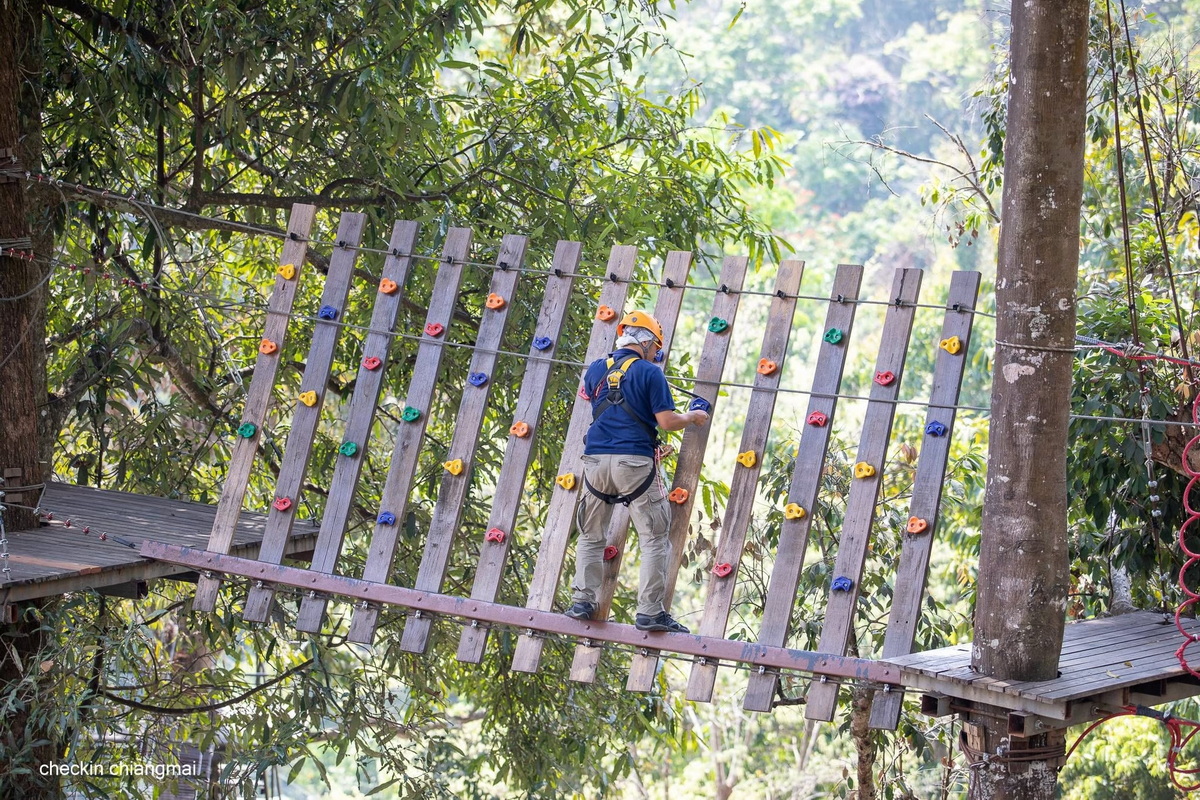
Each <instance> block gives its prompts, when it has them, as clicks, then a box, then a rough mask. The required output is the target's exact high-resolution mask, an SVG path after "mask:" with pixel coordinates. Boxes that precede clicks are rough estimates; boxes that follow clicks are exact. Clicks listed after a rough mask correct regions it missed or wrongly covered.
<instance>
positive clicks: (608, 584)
mask: <svg viewBox="0 0 1200 800" xmlns="http://www.w3.org/2000/svg"><path fill="white" fill-rule="evenodd" d="M691 268H692V254H691V253H689V252H685V251H681V250H673V251H671V252H670V253H668V254H667V260H666V263H665V264H664V265H663V276H662V282H663V288H662V289H660V290H659V292H658V302H656V303H655V305H654V318H655V319H657V320H658V323H659V324H660V325H661V326H662V329H663V346H662V351H663V363H662V366H663V368H664V369H665V368H666V365H667V361H668V359H669V358H670V355H671V339H672V338H673V336H674V334H675V325H676V324H677V323H678V322H679V310H680V309H681V308H682V307H683V287H684V286H686V285H687V279H688V273H689V272H690V271H691ZM654 468H655V469H660V467H659V465H658V464H655V467H654ZM650 491H657V490H656V489H655V488H654V487H651V489H650ZM630 518H631V512H630V510H629V506H625V505H618V506H615V507H614V508H613V514H612V519H611V520H609V524H608V535H607V536H608V541H607V547H613V548H616V555H615V556H614V557H613V558H611V559H609V560H608V561H605V562H604V581H603V583H602V584H601V586H600V593H599V596H598V597H597V598H596V600H597V604H596V613H595V614H593V615H592V619H598V620H602V619H608V615H609V612H610V611H612V599H613V595H614V594H615V593H616V591H617V583H618V579H619V577H620V573H621V560H622V556H623V555H624V553H625V545H626V542H627V540H628V539H629V523H630ZM601 652H602V650H601V648H599V647H588V646H586V645H582V644H580V645H576V647H575V660H574V663H573V664H572V665H571V680H573V681H580V682H582V683H591V682H592V681H594V680H596V669H597V668H598V667H599V666H600V654H601Z"/></svg>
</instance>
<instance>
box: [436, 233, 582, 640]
mask: <svg viewBox="0 0 1200 800" xmlns="http://www.w3.org/2000/svg"><path fill="white" fill-rule="evenodd" d="M582 253H583V247H582V245H580V244H579V242H566V241H562V242H559V243H558V246H557V247H556V248H555V250H554V261H553V262H552V264H551V266H552V268H553V271H554V274H553V275H549V276H547V277H546V294H545V296H544V297H543V299H542V310H541V312H540V313H539V314H538V322H537V327H536V328H535V330H534V338H533V342H534V343H533V344H532V345H530V348H529V360H528V362H527V363H528V366H527V367H526V369H525V378H524V380H523V381H522V382H521V394H520V396H519V397H518V398H517V408H516V419H515V420H514V424H515V423H517V422H525V423H526V424H528V425H529V426H530V429H531V433H529V434H527V435H526V436H516V435H512V436H509V437H508V447H507V448H506V449H505V451H504V464H503V466H501V468H500V475H499V477H497V478H496V492H495V496H494V497H493V499H492V511H491V515H490V516H489V517H488V523H487V530H492V529H493V528H495V529H498V530H501V531H504V532H505V534H506V536H505V537H504V539H503V540H502V541H499V542H487V543H486V544H485V545H484V547H483V549H482V552H481V553H480V555H479V567H478V568H477V569H476V571H475V583H474V585H473V586H472V587H471V599H472V600H483V601H485V602H488V603H494V602H495V601H496V597H497V595H498V594H499V593H500V584H501V581H502V580H503V577H504V566H505V564H506V563H507V561H508V552H509V549H510V547H511V544H512V535H513V533H514V531H515V529H516V524H517V512H518V510H519V509H520V505H521V500H522V498H523V497H524V495H525V480H526V478H527V476H528V474H529V464H530V462H531V461H532V459H533V445H534V442H535V441H536V437H537V435H538V428H539V426H540V424H541V419H542V411H543V406H544V404H545V401H546V390H547V386H548V384H549V382H550V372H551V370H552V369H553V368H554V358H553V356H554V354H555V353H557V352H558V345H559V337H560V336H562V330H563V323H564V321H565V320H566V316H567V309H568V307H569V306H570V300H571V288H572V287H573V286H574V282H575V272H576V271H577V270H578V269H579V260H580V257H581V256H582ZM546 342H549V344H548V345H546V346H545V347H542V346H539V345H542V344H545V343H546ZM487 635H488V629H487V628H486V627H481V626H471V627H466V628H463V632H462V636H461V637H460V638H459V642H458V660H459V661H464V662H468V663H474V664H477V663H479V662H480V661H482V660H483V652H484V648H485V647H486V646H487Z"/></svg>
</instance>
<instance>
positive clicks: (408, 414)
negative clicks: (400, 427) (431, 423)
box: [400, 406, 421, 422]
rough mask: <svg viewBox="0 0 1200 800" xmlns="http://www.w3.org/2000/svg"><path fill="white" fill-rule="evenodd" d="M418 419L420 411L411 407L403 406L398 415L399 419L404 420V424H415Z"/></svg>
mask: <svg viewBox="0 0 1200 800" xmlns="http://www.w3.org/2000/svg"><path fill="white" fill-rule="evenodd" d="M420 418H421V411H420V409H416V408H413V407H412V406H405V407H404V411H402V412H401V413H400V419H402V420H404V421H405V422H416V421H417V420H419V419H420Z"/></svg>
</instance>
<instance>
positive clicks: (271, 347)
mask: <svg viewBox="0 0 1200 800" xmlns="http://www.w3.org/2000/svg"><path fill="white" fill-rule="evenodd" d="M278 349H279V345H277V344H275V343H274V342H272V341H271V340H270V339H263V340H262V341H261V342H259V343H258V352H260V353H262V354H263V355H264V356H270V355H274V354H275V352H276V351H277V350H278Z"/></svg>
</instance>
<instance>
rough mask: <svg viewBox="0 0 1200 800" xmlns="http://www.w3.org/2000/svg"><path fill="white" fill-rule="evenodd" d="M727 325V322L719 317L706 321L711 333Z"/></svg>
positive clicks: (717, 331) (723, 328) (718, 331)
mask: <svg viewBox="0 0 1200 800" xmlns="http://www.w3.org/2000/svg"><path fill="white" fill-rule="evenodd" d="M728 327H729V323H728V322H726V321H725V320H723V319H721V318H720V317H713V318H712V319H710V320H709V321H708V329H709V330H710V331H712V332H713V333H720V332H721V331H723V330H725V329H726V328H728Z"/></svg>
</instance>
